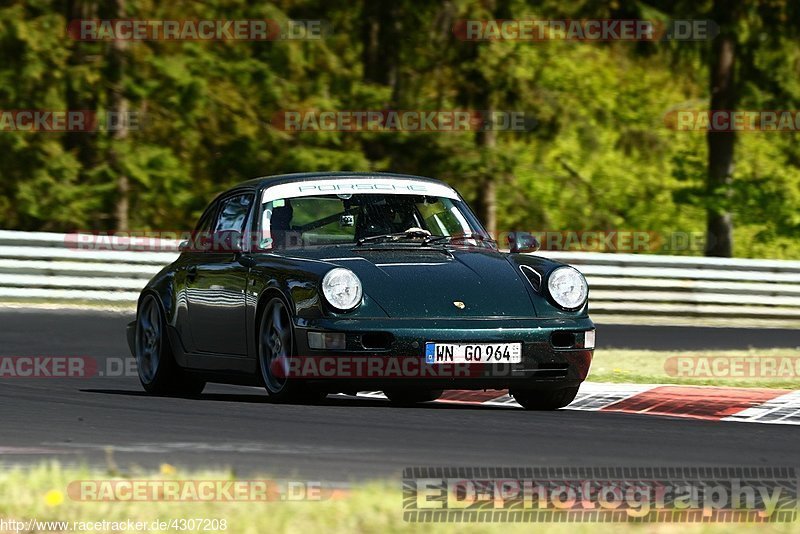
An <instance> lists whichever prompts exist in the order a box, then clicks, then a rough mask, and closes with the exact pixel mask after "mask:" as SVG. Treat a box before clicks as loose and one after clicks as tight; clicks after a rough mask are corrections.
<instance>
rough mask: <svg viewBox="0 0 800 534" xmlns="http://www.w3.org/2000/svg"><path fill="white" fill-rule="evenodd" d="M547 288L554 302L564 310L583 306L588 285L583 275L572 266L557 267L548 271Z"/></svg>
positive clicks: (587, 292)
mask: <svg viewBox="0 0 800 534" xmlns="http://www.w3.org/2000/svg"><path fill="white" fill-rule="evenodd" d="M547 289H548V291H549V292H550V296H551V297H552V298H553V300H554V301H555V303H556V304H558V305H559V306H561V307H562V308H564V309H565V310H575V309H577V308H580V307H581V306H583V304H584V302H586V297H587V296H588V294H589V286H588V284H587V283H586V279H585V278H584V277H583V275H582V274H581V273H580V272H579V271H578V269H575V268H574V267H566V266H565V267H559V268H557V269H555V270H554V271H553V272H551V273H550V277H549V278H548V279H547Z"/></svg>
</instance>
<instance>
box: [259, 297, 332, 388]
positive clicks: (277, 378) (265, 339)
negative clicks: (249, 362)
mask: <svg viewBox="0 0 800 534" xmlns="http://www.w3.org/2000/svg"><path fill="white" fill-rule="evenodd" d="M293 355H294V331H293V328H292V316H291V315H290V313H289V309H288V308H287V307H286V305H285V304H284V303H283V300H281V299H280V298H278V297H275V298H273V299H271V300H270V301H269V302H268V303H267V305H266V306H265V307H264V311H263V313H262V314H261V320H260V321H259V328H258V361H259V367H260V368H261V378H262V379H263V381H264V387H265V388H266V390H267V394H268V395H269V397H270V399H271V400H274V401H276V402H286V401H304V402H313V401H320V400H322V399H324V398H325V397H326V396H327V395H326V394H325V393H322V392H319V391H316V390H311V389H308V388H306V387H304V384H303V383H302V382H300V381H298V379H297V378H296V377H294V378H293V377H292V376H291V374H292V370H291V363H292V356H293Z"/></svg>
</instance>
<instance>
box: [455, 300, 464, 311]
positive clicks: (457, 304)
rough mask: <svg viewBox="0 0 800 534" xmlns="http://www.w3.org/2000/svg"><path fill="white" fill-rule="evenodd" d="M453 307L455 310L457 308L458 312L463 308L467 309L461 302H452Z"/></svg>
mask: <svg viewBox="0 0 800 534" xmlns="http://www.w3.org/2000/svg"><path fill="white" fill-rule="evenodd" d="M453 306H455V307H456V308H458V309H459V310H463V309H464V308H466V307H467V305H466V304H464V303H463V302H461V301H460V300H454V301H453Z"/></svg>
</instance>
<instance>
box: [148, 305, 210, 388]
mask: <svg viewBox="0 0 800 534" xmlns="http://www.w3.org/2000/svg"><path fill="white" fill-rule="evenodd" d="M135 353H136V354H135V356H136V369H137V371H138V373H139V382H141V384H142V387H143V388H144V390H145V391H147V392H148V393H153V394H155V395H173V396H183V395H185V396H196V395H199V394H200V393H202V392H203V389H204V388H205V387H206V383H205V382H204V381H202V380H200V379H197V378H195V377H192V376H188V375H186V373H184V372H183V371H182V370H181V369H180V368H179V367H178V364H176V363H175V358H174V357H173V354H172V349H171V348H170V346H169V340H168V339H167V337H166V323H165V321H164V316H163V314H162V313H161V307H160V306H159V305H158V302H157V301H156V298H155V297H154V296H153V295H147V296H146V297H145V298H144V299H143V300H142V304H141V306H140V307H139V314H138V315H137V316H136V350H135Z"/></svg>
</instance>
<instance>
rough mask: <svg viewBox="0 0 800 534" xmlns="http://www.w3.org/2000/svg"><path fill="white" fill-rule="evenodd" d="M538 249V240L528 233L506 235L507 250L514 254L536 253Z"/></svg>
mask: <svg viewBox="0 0 800 534" xmlns="http://www.w3.org/2000/svg"><path fill="white" fill-rule="evenodd" d="M539 247H540V245H539V240H538V239H536V238H535V237H534V236H533V235H531V234H529V233H528V232H511V233H509V234H508V248H509V249H510V250H511V252H512V253H514V254H521V253H525V252H536V251H537V250H539Z"/></svg>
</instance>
